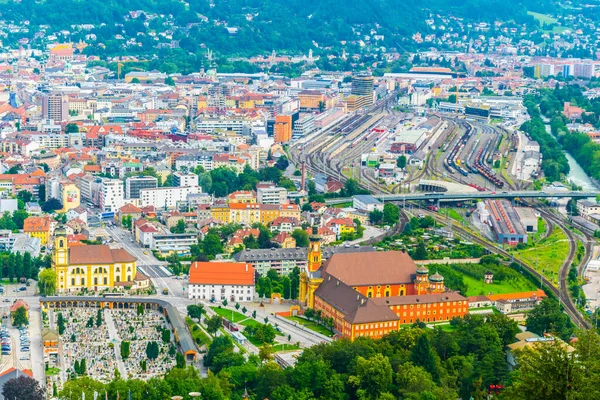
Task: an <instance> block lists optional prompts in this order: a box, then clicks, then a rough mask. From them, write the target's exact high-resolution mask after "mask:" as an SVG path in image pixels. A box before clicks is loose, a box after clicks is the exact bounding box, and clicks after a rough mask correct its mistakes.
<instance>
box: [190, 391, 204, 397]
mask: <svg viewBox="0 0 600 400" xmlns="http://www.w3.org/2000/svg"><path fill="white" fill-rule="evenodd" d="M188 395H189V396H190V397H191V398H196V397H200V396H202V394H201V393H200V392H191V393H188Z"/></svg>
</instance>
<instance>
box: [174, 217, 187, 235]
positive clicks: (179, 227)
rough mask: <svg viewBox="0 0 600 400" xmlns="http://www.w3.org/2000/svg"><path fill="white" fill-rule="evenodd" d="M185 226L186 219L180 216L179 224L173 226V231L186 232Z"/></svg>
mask: <svg viewBox="0 0 600 400" xmlns="http://www.w3.org/2000/svg"><path fill="white" fill-rule="evenodd" d="M185 228H186V225H185V221H184V220H183V218H180V219H179V220H177V224H176V225H175V226H173V227H171V233H185Z"/></svg>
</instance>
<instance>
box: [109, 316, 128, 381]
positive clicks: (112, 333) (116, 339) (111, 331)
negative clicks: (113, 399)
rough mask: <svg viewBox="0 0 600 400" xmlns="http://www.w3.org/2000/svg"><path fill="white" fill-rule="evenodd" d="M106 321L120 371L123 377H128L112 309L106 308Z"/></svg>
mask: <svg viewBox="0 0 600 400" xmlns="http://www.w3.org/2000/svg"><path fill="white" fill-rule="evenodd" d="M103 317H104V323H105V324H106V328H107V329H108V337H109V339H110V341H111V342H112V343H114V345H115V347H114V351H115V358H116V359H117V366H118V367H119V373H120V374H121V377H122V378H123V379H127V371H126V370H125V364H124V363H123V359H122V358H121V339H120V338H119V334H118V333H117V328H115V322H114V321H113V318H112V314H111V313H110V310H107V309H105V310H104V313H103Z"/></svg>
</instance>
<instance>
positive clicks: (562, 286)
mask: <svg viewBox="0 0 600 400" xmlns="http://www.w3.org/2000/svg"><path fill="white" fill-rule="evenodd" d="M366 121H368V120H366ZM361 126H362V125H361ZM362 133H364V130H362V131H361V132H360V133H353V134H348V135H347V136H345V137H343V139H340V136H339V135H337V136H336V135H334V136H333V137H330V138H326V139H325V140H324V141H323V142H321V143H320V145H319V146H317V147H316V148H314V149H311V150H313V151H312V152H311V154H310V155H309V157H308V158H307V159H306V161H307V168H308V170H309V171H310V172H311V173H319V172H322V173H324V174H326V175H329V176H336V175H338V176H339V177H340V180H341V181H346V180H347V178H346V177H345V176H343V175H342V174H340V171H341V167H344V166H346V165H341V164H342V163H344V162H346V161H347V160H349V159H352V157H355V156H356V155H358V154H361V153H362V152H363V151H364V150H365V148H368V147H369V146H370V145H371V141H370V140H368V141H366V142H364V143H362V142H361V143H362V144H360V145H357V146H356V147H352V148H350V149H348V148H347V146H348V144H346V148H344V150H346V151H345V152H344V157H343V158H341V159H335V160H334V158H333V156H332V154H331V153H329V152H327V151H323V152H317V151H316V150H318V149H320V148H327V149H328V148H330V147H333V146H334V145H335V141H336V140H338V141H342V142H346V143H350V142H351V141H352V140H354V139H356V138H357V137H359V136H360V135H361V134H362ZM456 136H459V135H456ZM461 139H462V137H460V138H459V140H458V141H457V143H459V142H460V140H461ZM452 141H453V140H452ZM489 145H490V143H488V146H486V147H490V146H489ZM486 150H488V149H486ZM342 151H343V150H342ZM342 151H339V152H338V153H341V152H342ZM487 152H488V151H485V153H487ZM290 153H291V154H293V153H292V152H290ZM482 153H483V152H482ZM434 154H435V150H434V151H432V152H430V156H429V157H428V159H427V162H426V164H425V167H424V168H423V170H422V171H423V172H422V173H421V174H418V175H417V176H415V177H413V178H412V181H415V180H417V179H420V178H421V177H422V176H423V175H425V174H426V173H429V174H431V175H433V176H435V174H439V172H438V171H437V170H436V169H435V166H434V165H432V163H433V162H434V161H435V155H434ZM480 155H481V156H484V157H485V156H486V155H487V154H480ZM291 158H292V161H294V162H298V161H299V160H298V159H297V158H296V157H294V156H292V157H291ZM446 166H448V165H447V164H446ZM362 172H363V173H362V176H361V178H364V179H361V181H360V182H359V184H360V185H361V186H362V187H363V188H367V186H369V189H370V190H371V192H373V193H375V194H386V193H391V192H394V191H395V190H396V189H397V188H398V187H399V185H396V186H394V187H393V188H392V190H391V191H390V190H389V189H387V188H382V187H381V186H380V185H379V182H377V180H376V179H375V178H374V177H371V176H369V175H368V174H364V171H362ZM452 175H454V174H450V177H451V179H453V180H457V181H459V182H460V183H464V182H461V181H460V180H459V179H457V177H456V176H452ZM498 179H499V180H500V179H501V178H500V177H498ZM365 181H366V184H365ZM501 181H502V182H503V183H504V185H506V187H508V188H510V189H511V190H514V189H516V186H515V185H512V184H510V183H509V182H508V181H506V180H504V179H501ZM424 212H427V213H428V214H430V215H432V216H433V217H434V218H435V219H436V220H438V221H439V222H442V223H447V221H446V220H444V221H441V220H440V218H441V216H440V215H439V214H437V213H435V212H431V211H425V210H424ZM540 213H541V214H542V216H543V217H544V218H545V219H546V221H548V222H549V224H548V229H549V230H550V229H554V228H553V226H554V227H556V228H558V229H561V230H562V231H563V232H564V233H565V235H566V236H567V238H568V240H569V254H568V256H567V259H566V260H565V262H564V263H563V264H562V265H561V267H560V269H559V285H558V287H556V286H554V285H552V283H551V282H549V281H548V280H547V279H546V278H544V277H543V276H541V275H540V274H539V273H538V272H537V271H536V270H535V269H534V268H533V267H531V266H530V265H528V264H526V263H525V262H523V261H522V260H520V259H519V258H518V257H514V255H512V254H510V253H508V252H506V251H505V250H503V249H501V248H498V247H497V246H496V245H495V244H494V243H491V242H489V241H487V240H484V239H482V238H480V237H478V236H476V235H474V234H472V233H471V232H469V231H468V230H466V229H465V228H464V227H462V226H461V225H460V224H457V223H456V222H455V221H453V222H452V225H453V228H454V229H455V231H456V232H457V233H458V234H459V236H462V237H464V238H465V239H467V240H470V241H473V242H475V243H478V244H480V245H482V246H483V247H484V248H486V249H487V250H489V251H490V252H493V253H496V254H500V255H502V256H504V257H507V258H509V259H513V260H515V261H516V262H518V263H519V264H520V265H521V266H522V267H523V268H524V269H526V270H527V271H528V272H529V273H530V274H532V275H533V276H540V281H541V282H542V285H543V284H544V280H545V281H546V288H547V290H548V291H550V292H552V293H553V295H554V296H556V297H557V298H558V299H559V301H560V302H561V304H563V306H564V310H565V312H566V313H567V315H569V317H570V318H571V320H572V321H573V322H574V323H575V324H576V325H577V326H578V327H581V328H589V327H590V324H589V322H588V321H587V320H586V319H585V318H584V316H582V315H581V313H580V312H579V311H578V310H577V307H576V306H575V304H574V303H573V299H571V295H570V293H569V284H568V273H569V268H570V267H571V265H572V263H573V262H574V260H575V257H576V254H577V243H578V241H579V239H578V238H577V236H576V235H575V234H574V233H573V232H572V231H571V230H570V229H569V228H568V226H567V223H566V222H565V221H563V220H562V219H561V218H559V217H557V216H555V215H554V214H552V213H551V212H549V211H546V210H543V209H540ZM402 215H403V216H404V217H405V215H404V213H402ZM403 226H404V224H402V223H399V224H397V225H396V227H395V229H393V230H390V231H388V232H386V234H385V235H386V236H387V235H393V234H395V233H396V232H398V231H399V229H401V228H403ZM582 234H583V235H584V243H585V255H584V257H583V259H582V262H581V265H585V263H586V262H587V261H588V260H589V259H590V258H591V256H592V243H593V241H591V240H590V239H591V238H590V236H589V235H588V234H586V233H583V232H582ZM378 239H379V238H378Z"/></svg>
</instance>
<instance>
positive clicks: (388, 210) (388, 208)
mask: <svg viewBox="0 0 600 400" xmlns="http://www.w3.org/2000/svg"><path fill="white" fill-rule="evenodd" d="M399 220H400V209H399V208H398V206H397V205H395V204H392V203H386V204H385V205H384V206H383V221H384V222H385V223H386V224H388V225H393V224H395V223H397V222H398V221H399Z"/></svg>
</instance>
